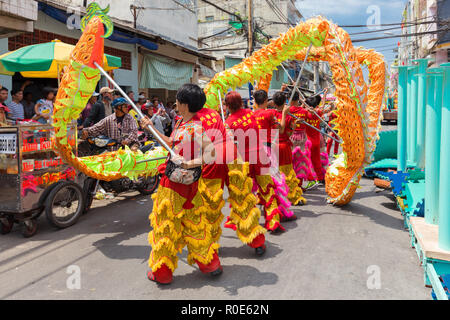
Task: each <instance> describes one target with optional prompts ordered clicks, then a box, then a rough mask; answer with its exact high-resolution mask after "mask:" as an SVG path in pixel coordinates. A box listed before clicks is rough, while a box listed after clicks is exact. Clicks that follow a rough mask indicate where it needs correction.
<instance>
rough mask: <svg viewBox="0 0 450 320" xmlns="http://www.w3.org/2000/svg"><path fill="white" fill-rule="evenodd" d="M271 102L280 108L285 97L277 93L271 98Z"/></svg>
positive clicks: (280, 92) (281, 93)
mask: <svg viewBox="0 0 450 320" xmlns="http://www.w3.org/2000/svg"><path fill="white" fill-rule="evenodd" d="M272 100H273V102H274V103H275V105H276V106H278V107H281V106H282V105H284V104H285V103H286V95H285V93H284V92H282V91H277V92H275V94H274V95H273V97H272Z"/></svg>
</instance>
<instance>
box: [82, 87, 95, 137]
mask: <svg viewBox="0 0 450 320" xmlns="http://www.w3.org/2000/svg"><path fill="white" fill-rule="evenodd" d="M95 99H96V98H95V97H94V95H92V96H91V97H90V98H89V100H88V102H87V104H86V106H85V107H84V109H83V111H81V114H80V117H79V118H78V130H81V129H83V124H84V123H85V121H86V119H87V118H88V117H89V114H90V113H91V109H92V105H93V104H94V103H95V102H96V101H97V100H95Z"/></svg>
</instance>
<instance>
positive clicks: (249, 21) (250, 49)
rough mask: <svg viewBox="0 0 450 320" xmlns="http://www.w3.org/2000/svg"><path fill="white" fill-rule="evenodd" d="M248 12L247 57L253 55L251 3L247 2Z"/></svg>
mask: <svg viewBox="0 0 450 320" xmlns="http://www.w3.org/2000/svg"><path fill="white" fill-rule="evenodd" d="M247 10H248V14H247V15H248V55H249V56H251V55H252V53H253V1H252V0H247Z"/></svg>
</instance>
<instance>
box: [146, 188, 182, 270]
mask: <svg viewBox="0 0 450 320" xmlns="http://www.w3.org/2000/svg"><path fill="white" fill-rule="evenodd" d="M152 199H153V210H152V212H151V214H150V216H149V219H150V223H151V225H152V227H153V230H152V231H150V233H149V234H148V242H149V244H150V245H151V246H152V251H151V253H150V258H149V261H148V265H149V267H150V268H151V269H152V271H153V272H155V271H156V270H158V269H159V268H160V267H161V265H162V264H165V265H167V267H169V269H170V270H172V272H173V271H174V270H175V269H176V268H177V263H178V257H177V253H178V252H181V251H182V249H183V247H184V241H183V237H182V234H183V225H182V217H183V214H184V212H183V208H182V205H183V203H184V202H185V199H184V198H183V197H181V196H180V195H179V194H178V193H176V192H175V191H173V190H172V189H169V188H165V187H163V186H159V188H158V191H157V192H156V194H154V195H153V196H152Z"/></svg>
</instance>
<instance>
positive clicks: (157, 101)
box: [152, 96, 164, 109]
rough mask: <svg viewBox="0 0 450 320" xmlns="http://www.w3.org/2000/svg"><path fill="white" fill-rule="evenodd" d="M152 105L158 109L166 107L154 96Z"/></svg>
mask: <svg viewBox="0 0 450 320" xmlns="http://www.w3.org/2000/svg"><path fill="white" fill-rule="evenodd" d="M152 103H153V105H154V106H155V107H156V108H158V109H159V108H164V105H163V104H162V103H161V101H160V100H159V97H158V96H153V97H152Z"/></svg>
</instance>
